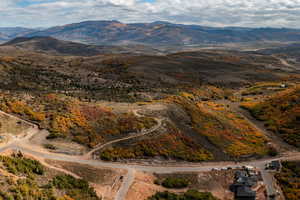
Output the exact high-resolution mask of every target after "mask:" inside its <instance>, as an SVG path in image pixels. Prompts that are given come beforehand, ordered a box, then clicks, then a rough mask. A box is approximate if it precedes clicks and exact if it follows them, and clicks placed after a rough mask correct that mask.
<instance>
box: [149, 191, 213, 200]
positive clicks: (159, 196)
mask: <svg viewBox="0 0 300 200" xmlns="http://www.w3.org/2000/svg"><path fill="white" fill-rule="evenodd" d="M148 200H217V199H216V198H215V197H214V196H213V195H212V194H211V193H209V192H199V191H197V190H188V191H187V192H186V193H184V194H182V195H178V194H175V193H171V192H157V193H156V194H155V195H153V196H152V197H149V198H148Z"/></svg>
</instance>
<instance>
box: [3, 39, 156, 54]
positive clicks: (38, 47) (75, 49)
mask: <svg viewBox="0 0 300 200" xmlns="http://www.w3.org/2000/svg"><path fill="white" fill-rule="evenodd" d="M2 46H9V47H16V48H18V49H21V50H25V51H33V52H41V53H47V54H51V55H70V56H96V55H100V54H112V53H132V54H134V53H151V54H156V53H159V51H158V50H156V49H154V48H151V47H146V46H142V45H131V46H120V47H119V46H96V45H86V44H82V43H76V42H69V41H63V40H58V39H55V38H52V37H42V36H41V37H40V36H37V37H18V38H15V39H13V40H10V41H8V42H6V43H4V44H2Z"/></svg>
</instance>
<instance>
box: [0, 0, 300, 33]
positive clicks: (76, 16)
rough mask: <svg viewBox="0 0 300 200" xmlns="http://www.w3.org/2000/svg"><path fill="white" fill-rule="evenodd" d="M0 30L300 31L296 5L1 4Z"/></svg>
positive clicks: (258, 1) (155, 0) (230, 0)
mask: <svg viewBox="0 0 300 200" xmlns="http://www.w3.org/2000/svg"><path fill="white" fill-rule="evenodd" d="M0 19H1V20H0V27H15V26H23V27H50V26H56V25H64V24H69V23H75V22H81V21H87V20H118V21H121V22H124V23H135V22H153V21H169V22H172V23H181V24H198V25H205V26H218V27H224V26H243V27H278V28H281V27H287V28H300V0H0Z"/></svg>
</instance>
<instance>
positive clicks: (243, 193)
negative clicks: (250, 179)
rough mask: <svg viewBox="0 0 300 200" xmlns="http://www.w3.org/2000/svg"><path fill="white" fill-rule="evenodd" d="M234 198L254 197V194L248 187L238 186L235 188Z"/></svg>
mask: <svg viewBox="0 0 300 200" xmlns="http://www.w3.org/2000/svg"><path fill="white" fill-rule="evenodd" d="M235 195H236V197H254V198H255V197H256V192H255V191H253V190H252V189H251V188H250V187H248V186H240V187H238V188H237V190H236V193H235Z"/></svg>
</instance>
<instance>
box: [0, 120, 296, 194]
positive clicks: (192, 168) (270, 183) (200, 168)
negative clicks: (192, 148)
mask: <svg viewBox="0 0 300 200" xmlns="http://www.w3.org/2000/svg"><path fill="white" fill-rule="evenodd" d="M244 117H247V116H244ZM157 120H158V124H157V125H156V126H155V127H153V128H152V129H150V130H148V131H146V132H144V134H148V133H149V132H153V131H154V130H156V129H157V128H159V127H160V126H161V123H162V120H163V119H157ZM250 121H251V120H250ZM257 128H259V127H257ZM40 131H43V130H38V128H37V127H34V128H33V129H32V130H31V131H29V134H28V135H27V136H26V137H24V138H16V139H15V140H13V141H10V142H9V143H7V144H5V145H4V146H2V147H0V153H2V152H5V151H7V150H16V151H21V152H23V153H25V154H29V155H32V156H34V157H38V158H41V159H51V160H57V161H65V162H74V163H78V164H87V165H90V166H94V167H105V168H114V169H123V170H127V171H128V173H127V175H126V176H125V177H124V178H123V180H122V182H123V183H122V186H121V187H120V189H119V191H118V193H117V195H116V197H115V199H116V200H124V199H125V197H126V194H127V192H128V190H129V188H130V186H131V185H132V183H133V181H134V177H135V175H134V174H135V171H144V172H152V173H154V172H155V173H176V172H205V171H211V170H213V169H215V168H226V167H227V168H228V167H231V168H240V167H242V166H245V165H250V166H253V167H256V168H257V169H260V170H261V171H262V174H263V178H264V181H265V184H266V185H267V190H268V194H272V193H273V192H274V179H273V178H272V176H271V175H270V174H269V173H268V172H267V171H265V170H264V166H265V164H266V163H269V162H271V161H273V160H300V152H297V151H291V152H285V154H282V155H280V156H278V157H276V158H270V159H261V160H255V161H248V162H239V163H234V162H209V163H195V164H191V163H178V164H174V165H157V164H151V165H150V164H148V165H146V164H145V165H140V164H124V163H111V162H103V161H100V160H88V159H83V158H82V157H80V156H71V155H64V154H56V153H50V152H47V151H45V150H43V149H41V148H40V147H35V146H34V145H33V144H30V141H29V138H30V137H32V136H33V135H34V134H38V133H39V132H40ZM140 136H141V135H137V136H132V137H140ZM125 139H129V138H125ZM125 139H124V140H125ZM115 142H119V141H115ZM103 145H105V146H106V145H108V144H103ZM103 145H101V146H102V148H103ZM101 146H99V147H98V148H101ZM270 177H271V178H270Z"/></svg>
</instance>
